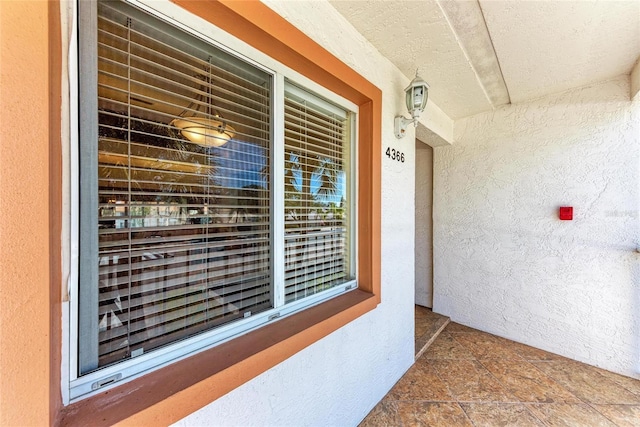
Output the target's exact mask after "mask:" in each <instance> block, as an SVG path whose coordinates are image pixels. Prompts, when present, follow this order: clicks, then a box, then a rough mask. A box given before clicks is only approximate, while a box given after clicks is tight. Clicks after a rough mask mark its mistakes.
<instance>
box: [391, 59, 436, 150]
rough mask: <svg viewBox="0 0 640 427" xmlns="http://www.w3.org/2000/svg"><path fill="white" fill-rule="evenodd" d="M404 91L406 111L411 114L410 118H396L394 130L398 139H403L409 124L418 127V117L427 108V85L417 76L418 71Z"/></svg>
mask: <svg viewBox="0 0 640 427" xmlns="http://www.w3.org/2000/svg"><path fill="white" fill-rule="evenodd" d="M404 91H405V93H406V94H407V110H408V111H409V114H411V118H410V119H406V118H404V117H403V116H396V118H395V122H394V124H395V126H394V128H395V132H396V138H398V139H400V138H402V137H404V135H405V133H406V132H407V125H409V124H410V123H413V125H414V126H415V127H418V117H420V113H422V112H423V111H424V108H425V107H426V106H427V98H428V97H429V85H428V84H427V82H425V81H424V80H422V79H421V78H420V77H419V76H418V71H416V77H415V78H414V79H413V80H411V83H409V86H407V88H406V89H405V90H404Z"/></svg>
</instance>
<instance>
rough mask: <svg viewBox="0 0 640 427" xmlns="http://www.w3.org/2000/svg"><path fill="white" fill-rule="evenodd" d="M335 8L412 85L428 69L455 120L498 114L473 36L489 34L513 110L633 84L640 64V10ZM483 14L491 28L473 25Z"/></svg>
mask: <svg viewBox="0 0 640 427" xmlns="http://www.w3.org/2000/svg"><path fill="white" fill-rule="evenodd" d="M439 2H440V3H441V4H439ZM331 4H332V5H333V6H334V7H335V8H336V9H337V10H338V12H340V13H341V14H342V15H343V16H345V18H347V20H348V21H350V22H351V24H352V25H353V26H354V27H355V28H356V29H357V30H358V31H359V32H360V33H362V34H363V35H364V36H365V37H366V38H367V39H368V40H369V41H370V42H371V43H372V44H373V45H374V46H375V47H376V48H377V49H378V50H379V51H380V52H381V53H382V54H383V55H384V56H386V57H387V58H388V59H389V60H390V61H391V62H392V63H394V64H395V65H396V66H397V67H398V68H399V69H400V70H401V71H402V72H403V73H404V74H405V75H406V76H407V77H408V78H413V75H414V73H415V70H416V68H419V70H420V75H421V77H423V78H424V79H425V80H426V81H427V82H429V84H430V85H431V89H430V91H429V97H430V98H431V100H432V101H434V102H435V103H436V104H437V105H438V106H439V107H440V108H441V109H442V110H443V111H444V112H445V113H446V114H448V115H449V117H451V118H454V119H456V118H460V117H464V116H469V115H472V114H475V113H478V112H481V111H486V110H490V109H491V108H493V107H495V106H496V105H495V104H496V102H495V99H493V104H494V105H492V102H491V101H490V99H492V97H491V94H490V90H487V87H486V86H487V84H486V83H485V82H487V81H489V80H491V79H487V78H486V76H485V75H483V72H484V71H483V69H487V67H486V66H485V65H486V64H483V63H485V62H486V61H485V59H486V58H488V57H487V55H484V54H483V55H481V56H478V55H475V56H474V49H477V46H476V45H475V44H474V43H473V42H472V41H473V40H474V33H473V32H474V31H478V33H477V34H478V35H477V37H480V36H482V32H484V34H485V35H486V34H487V30H488V35H489V38H490V40H489V41H490V43H489V45H491V44H492V45H493V47H494V49H495V58H497V62H498V64H499V68H496V67H493V68H494V69H497V70H501V72H502V77H503V78H504V83H505V85H506V88H507V91H508V97H509V98H510V100H511V102H521V101H525V100H529V99H534V98H538V97H541V96H544V95H547V94H550V93H555V92H559V91H563V90H566V89H570V88H573V87H579V86H584V85H587V84H590V83H595V82H598V81H602V80H605V79H608V78H612V77H615V76H618V75H621V74H628V73H630V72H631V69H632V67H633V65H634V63H635V62H636V61H637V60H638V58H639V57H640V0H627V1H584V0H582V1H560V0H549V1H522V0H480V1H479V2H478V1H477V0H471V1H469V0H463V1H453V0H439V1H437V0H420V1H381V0H364V1H362V0H355V1H350V0H347V1H344V0H332V1H331ZM441 5H442V8H441ZM458 6H460V7H458ZM462 6H464V7H462ZM474 7H475V8H476V9H477V10H478V16H480V17H481V18H482V17H484V22H485V23H486V28H485V27H484V26H482V28H479V27H480V26H481V25H477V23H474V21H473V19H470V18H469V17H470V16H472V15H473V13H471V14H470V13H469V11H471V12H473V10H472V9H473V8H474ZM458 9H459V10H458ZM443 10H444V11H445V12H447V15H446V16H445V13H444V12H443ZM456 13H457V15H456ZM472 18H475V17H473V16H472ZM480 22H482V19H480ZM494 77H495V76H494ZM493 80H495V78H494V79H493Z"/></svg>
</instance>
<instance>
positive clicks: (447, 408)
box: [360, 323, 640, 427]
mask: <svg viewBox="0 0 640 427" xmlns="http://www.w3.org/2000/svg"><path fill="white" fill-rule="evenodd" d="M360 426H361V427H370V426H376V427H377V426H445V427H457V426H462V427H464V426H475V427H480V426H517V427H520V426H523V427H526V426H571V427H584V426H640V381H639V380H634V379H631V378H627V377H624V376H620V375H616V374H613V373H611V372H608V371H604V370H602V369H598V368H595V367H592V366H588V365H585V364H582V363H578V362H575V361H572V360H569V359H566V358H563V357H561V356H557V355H554V354H551V353H547V352H545V351H542V350H538V349H536V348H533V347H528V346H525V345H523V344H518V343H516V342H513V341H509V340H506V339H504V338H500V337H497V336H495V335H491V334H487V333H484V332H481V331H478V330H475V329H471V328H468V327H466V326H462V325H459V324H456V323H450V324H449V325H447V326H446V328H445V329H444V331H443V332H442V333H441V334H440V335H439V336H438V337H437V338H436V340H435V341H434V342H433V344H432V345H431V346H430V347H429V348H428V349H427V350H426V351H425V352H424V354H423V355H422V356H421V357H420V358H419V359H418V360H416V363H415V365H413V366H412V367H411V368H410V369H409V370H408V371H407V373H406V374H405V375H404V376H403V377H402V378H401V379H400V380H399V381H398V382H397V383H396V385H395V386H394V387H393V388H392V389H391V391H389V393H388V394H387V395H386V396H385V397H384V399H383V400H382V401H381V402H380V403H378V405H377V406H376V407H375V408H374V409H373V410H372V411H371V412H370V413H369V415H367V417H366V418H365V419H364V420H363V422H362V423H361V424H360Z"/></svg>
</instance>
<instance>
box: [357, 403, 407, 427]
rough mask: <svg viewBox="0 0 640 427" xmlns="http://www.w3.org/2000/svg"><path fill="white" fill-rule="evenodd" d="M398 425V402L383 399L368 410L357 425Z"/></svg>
mask: <svg viewBox="0 0 640 427" xmlns="http://www.w3.org/2000/svg"><path fill="white" fill-rule="evenodd" d="M399 425H400V416H399V415H398V404H397V403H396V402H387V401H384V400H383V401H382V402H380V403H378V404H377V405H376V406H375V408H373V409H372V410H371V412H369V415H367V416H366V418H365V419H364V420H362V422H361V423H360V425H359V427H396V426H399Z"/></svg>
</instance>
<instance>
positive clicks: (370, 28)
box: [331, 0, 491, 118]
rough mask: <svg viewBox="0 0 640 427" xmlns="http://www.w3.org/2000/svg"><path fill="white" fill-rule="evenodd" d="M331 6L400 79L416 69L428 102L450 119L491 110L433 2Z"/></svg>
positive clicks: (362, 0) (340, 2) (366, 0)
mask: <svg viewBox="0 0 640 427" xmlns="http://www.w3.org/2000/svg"><path fill="white" fill-rule="evenodd" d="M331 4H332V5H333V6H334V7H335V8H336V9H337V10H338V11H340V13H341V14H342V15H344V16H346V17H347V19H348V20H349V21H350V22H351V23H352V24H353V25H354V26H355V27H356V28H357V29H358V31H360V33H362V34H364V36H365V37H366V38H367V40H369V41H370V42H371V43H372V44H373V45H374V46H376V48H377V49H378V50H379V51H380V52H381V53H382V54H383V55H384V56H385V57H386V58H389V60H391V61H392V62H393V63H394V64H395V65H396V66H397V67H398V68H399V69H400V70H401V71H402V72H403V73H404V74H405V76H407V77H409V78H413V76H414V74H415V72H416V67H420V76H421V77H422V78H423V79H425V80H426V81H427V82H428V83H429V84H430V85H431V88H430V90H429V97H430V98H431V99H433V100H434V101H435V103H436V104H438V105H439V106H440V107H441V108H442V109H443V110H444V111H445V112H446V114H447V115H448V116H450V117H452V118H458V117H464V116H468V115H470V114H475V113H478V112H480V111H486V110H488V109H490V108H491V104H490V102H489V100H488V99H487V97H486V95H485V93H484V91H483V89H482V87H481V86H480V85H479V84H478V79H477V77H476V74H475V72H474V70H473V67H472V66H471V64H470V63H469V60H468V59H467V57H466V56H465V53H464V52H463V51H462V50H461V49H460V46H459V45H458V40H457V38H456V34H455V33H454V32H453V30H451V28H450V27H449V24H448V23H447V20H446V18H445V16H444V14H443V13H442V10H441V9H440V7H439V6H438V3H437V2H435V1H433V0H428V1H420V2H412V1H403V0H388V1H378V0H347V1H345V0H335V1H331Z"/></svg>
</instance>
